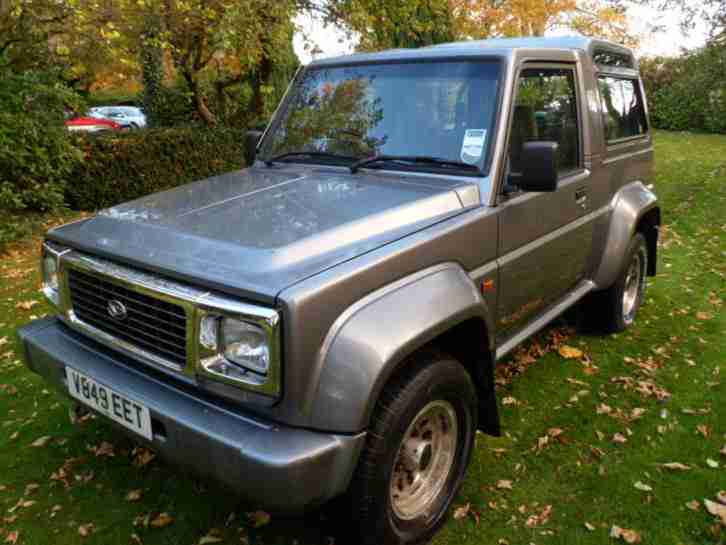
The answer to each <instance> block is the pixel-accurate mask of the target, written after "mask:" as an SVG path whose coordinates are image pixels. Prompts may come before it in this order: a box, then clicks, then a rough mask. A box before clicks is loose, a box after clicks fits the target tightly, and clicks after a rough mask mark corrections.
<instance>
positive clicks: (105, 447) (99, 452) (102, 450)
mask: <svg viewBox="0 0 726 545" xmlns="http://www.w3.org/2000/svg"><path fill="white" fill-rule="evenodd" d="M88 450H90V451H91V452H93V453H94V454H95V455H96V457H97V458H100V457H102V456H107V457H109V458H113V457H114V456H116V452H115V451H114V448H113V445H112V444H111V443H109V442H108V441H103V442H102V443H101V444H100V445H98V446H97V447H89V449H88Z"/></svg>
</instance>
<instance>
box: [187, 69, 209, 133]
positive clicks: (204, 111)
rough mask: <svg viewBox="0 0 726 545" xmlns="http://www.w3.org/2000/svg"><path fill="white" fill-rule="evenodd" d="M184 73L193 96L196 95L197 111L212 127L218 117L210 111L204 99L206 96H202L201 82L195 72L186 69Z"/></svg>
mask: <svg viewBox="0 0 726 545" xmlns="http://www.w3.org/2000/svg"><path fill="white" fill-rule="evenodd" d="M182 74H183V76H184V79H185V80H186V82H187V85H188V86H189V90H190V91H191V93H192V96H193V97H194V105H195V106H196V108H197V113H198V114H199V117H201V118H202V119H203V120H204V122H205V123H206V124H207V125H209V126H210V127H211V126H214V125H216V124H217V118H216V117H215V116H214V114H213V113H212V112H210V111H209V108H208V107H207V103H206V102H205V101H204V97H203V96H202V92H201V89H200V88H199V82H198V81H197V80H196V78H195V77H194V74H192V73H191V72H190V71H188V70H184V71H183V72H182Z"/></svg>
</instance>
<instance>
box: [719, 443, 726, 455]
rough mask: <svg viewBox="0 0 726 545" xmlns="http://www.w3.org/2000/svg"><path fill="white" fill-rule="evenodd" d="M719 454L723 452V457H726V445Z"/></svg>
mask: <svg viewBox="0 0 726 545" xmlns="http://www.w3.org/2000/svg"><path fill="white" fill-rule="evenodd" d="M719 452H721V455H722V456H726V445H724V446H723V448H722V449H721V450H720V451H719Z"/></svg>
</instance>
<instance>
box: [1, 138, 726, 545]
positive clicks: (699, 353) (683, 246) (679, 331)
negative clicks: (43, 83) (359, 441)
mask: <svg viewBox="0 0 726 545" xmlns="http://www.w3.org/2000/svg"><path fill="white" fill-rule="evenodd" d="M656 150H657V179H656V189H657V192H658V194H659V196H660V198H661V200H662V207H663V210H664V223H665V227H664V229H663V236H662V241H661V249H660V272H659V275H658V277H657V278H655V279H654V280H651V281H650V285H649V288H648V292H647V302H646V304H645V306H644V307H643V308H642V310H641V313H640V315H639V318H638V320H637V323H636V324H635V326H634V327H633V328H632V329H631V330H629V331H628V332H626V333H625V334H620V335H613V336H609V337H598V336H593V335H586V334H575V333H573V332H571V331H569V330H567V329H565V328H563V327H554V328H551V329H549V330H547V331H545V332H543V333H542V334H541V335H540V336H539V337H538V338H537V339H535V340H534V341H532V342H530V343H528V344H527V345H526V346H524V347H522V348H521V349H520V350H519V352H517V354H515V355H514V356H513V357H512V358H510V359H508V360H507V361H506V362H504V363H502V364H501V365H500V368H499V371H498V374H499V377H498V382H499V390H500V391H499V399H500V404H501V408H500V410H501V417H502V423H503V427H504V429H505V430H506V435H505V436H504V437H501V438H498V439H493V438H489V437H486V436H483V435H480V436H479V441H478V445H477V450H476V453H475V456H474V460H473V462H472V465H471V468H470V471H469V474H468V478H467V479H466V482H465V485H464V487H463V490H462V492H461V494H460V495H459V497H458V498H457V500H456V503H455V508H454V517H452V519H451V520H450V521H449V523H448V524H447V525H446V526H445V528H444V529H443V531H442V532H441V533H440V534H439V536H438V537H437V538H436V540H435V543H436V544H438V545H443V544H451V545H454V544H456V545H465V544H487V545H491V544H501V545H504V544H508V545H515V544H522V545H528V544H530V543H534V544H537V545H547V544H553V545H554V544H583V545H586V544H602V543H611V542H612V543H625V542H626V541H625V540H624V539H623V538H613V537H610V534H611V531H612V528H613V526H618V527H621V528H625V529H628V530H633V531H634V532H637V534H638V535H639V536H640V538H641V539H642V543H650V544H658V545H671V544H672V545H679V544H682V545H690V544H692V545H705V544H714V543H720V544H724V543H726V527H724V526H720V525H719V523H718V520H717V519H716V518H715V517H713V516H711V515H709V514H708V513H707V511H706V509H705V507H704V498H705V499H711V500H715V497H716V495H717V493H718V492H719V490H726V397H724V393H725V392H724V390H725V388H724V382H725V380H724V378H725V377H724V375H726V365H725V364H726V341H725V340H724V333H726V315H725V313H724V310H723V309H724V302H723V299H724V295H725V291H726V290H724V287H725V286H726V282H725V281H724V276H725V275H726V240H725V237H724V234H725V230H726V137H723V136H708V135H693V134H685V133H682V134H681V133H679V134H676V133H659V134H658V135H657V139H656ZM39 235H40V232H38V234H37V236H39ZM38 242H39V239H37V238H36V239H35V240H33V241H32V242H29V243H27V244H24V245H20V246H15V247H11V248H10V250H9V253H7V254H6V255H5V256H3V258H2V259H0V517H1V519H0V543H2V542H3V541H6V540H7V541H8V542H12V543H14V541H13V539H14V538H17V543H34V544H47V543H62V544H71V543H87V544H91V543H93V544H101V543H103V544H128V543H131V544H134V543H135V544H141V543H144V544H149V545H152V544H171V543H175V544H176V543H180V544H190V545H192V544H197V543H213V542H217V541H215V540H220V541H219V542H224V543H240V542H241V543H266V544H290V545H292V544H294V543H296V544H298V545H313V544H321V545H322V544H327V543H331V539H330V538H329V537H328V533H329V532H328V530H327V526H326V523H325V522H324V521H322V520H321V518H320V515H311V516H309V517H307V518H305V519H294V520H287V519H278V518H274V517H273V518H272V519H271V520H269V521H268V520H267V517H266V516H265V514H263V513H254V512H255V506H254V505H244V504H241V503H240V502H239V501H238V500H237V499H235V498H234V497H233V496H231V495H229V494H228V493H227V492H225V491H223V490H220V489H217V488H215V487H213V486H212V485H209V484H205V483H200V482H197V481H195V480H194V479H193V478H191V477H187V476H183V475H182V474H181V473H179V472H177V471H175V469H174V468H171V467H169V466H167V465H166V464H164V463H163V462H161V461H159V460H151V461H148V457H147V456H144V455H145V454H146V453H144V452H142V453H139V452H138V451H136V452H135V451H134V450H133V448H134V446H133V444H132V443H131V442H129V441H128V440H125V439H122V438H120V437H119V436H118V435H117V434H116V433H115V432H114V430H113V429H112V428H111V426H110V425H109V424H107V423H106V422H103V421H101V420H97V419H94V420H89V421H87V422H85V423H83V424H82V425H81V426H80V427H74V426H72V425H71V424H70V423H69V419H68V416H67V411H68V407H69V403H67V402H66V401H65V400H63V399H62V398H61V396H60V395H58V394H57V393H56V392H55V391H51V390H50V389H48V388H47V387H46V385H45V384H44V383H43V382H42V381H41V380H40V379H39V378H38V377H36V376H35V375H34V374H32V373H30V372H29V371H27V370H26V369H25V367H24V366H23V365H22V364H21V363H20V361H19V359H18V355H17V352H16V349H17V347H16V344H15V343H16V341H15V335H14V332H15V328H16V327H17V326H19V325H22V324H24V323H26V322H28V321H29V320H31V319H32V318H33V317H36V316H41V315H42V314H44V313H46V312H48V307H47V306H46V305H45V303H44V302H43V301H42V300H41V297H40V295H39V293H38V292H37V286H38V275H37V272H36V268H37V261H38V256H37V248H38ZM563 346H567V347H571V348H576V349H578V350H579V351H581V352H582V354H581V355H579V357H574V358H571V359H565V358H564V357H562V356H561V355H560V352H565V350H563V349H562V347H563ZM575 353H576V351H575ZM34 442H36V444H37V445H39V446H32V445H33V443H34ZM674 462H677V463H680V464H684V465H685V466H687V469H685V470H678V469H668V467H665V466H663V465H662V464H666V463H674ZM130 492H133V493H132V494H129V493H130ZM160 513H166V514H168V516H165V517H159V514H160ZM255 526H259V527H257V528H256V527H255ZM204 536H207V539H202V538H203V537H204ZM625 537H626V538H630V539H635V538H636V537H637V536H636V535H635V533H633V534H628V533H626V534H625ZM200 540H201V541H200ZM338 543H344V541H342V539H338Z"/></svg>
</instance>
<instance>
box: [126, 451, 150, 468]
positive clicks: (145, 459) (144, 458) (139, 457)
mask: <svg viewBox="0 0 726 545" xmlns="http://www.w3.org/2000/svg"><path fill="white" fill-rule="evenodd" d="M131 454H132V456H133V457H134V462H133V463H134V465H135V466H136V467H144V466H146V465H148V464H149V463H150V462H151V461H152V460H153V459H154V458H156V454H155V453H154V452H153V451H151V450H149V449H147V448H144V447H136V448H135V449H134V450H133V451H132V453H131Z"/></svg>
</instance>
